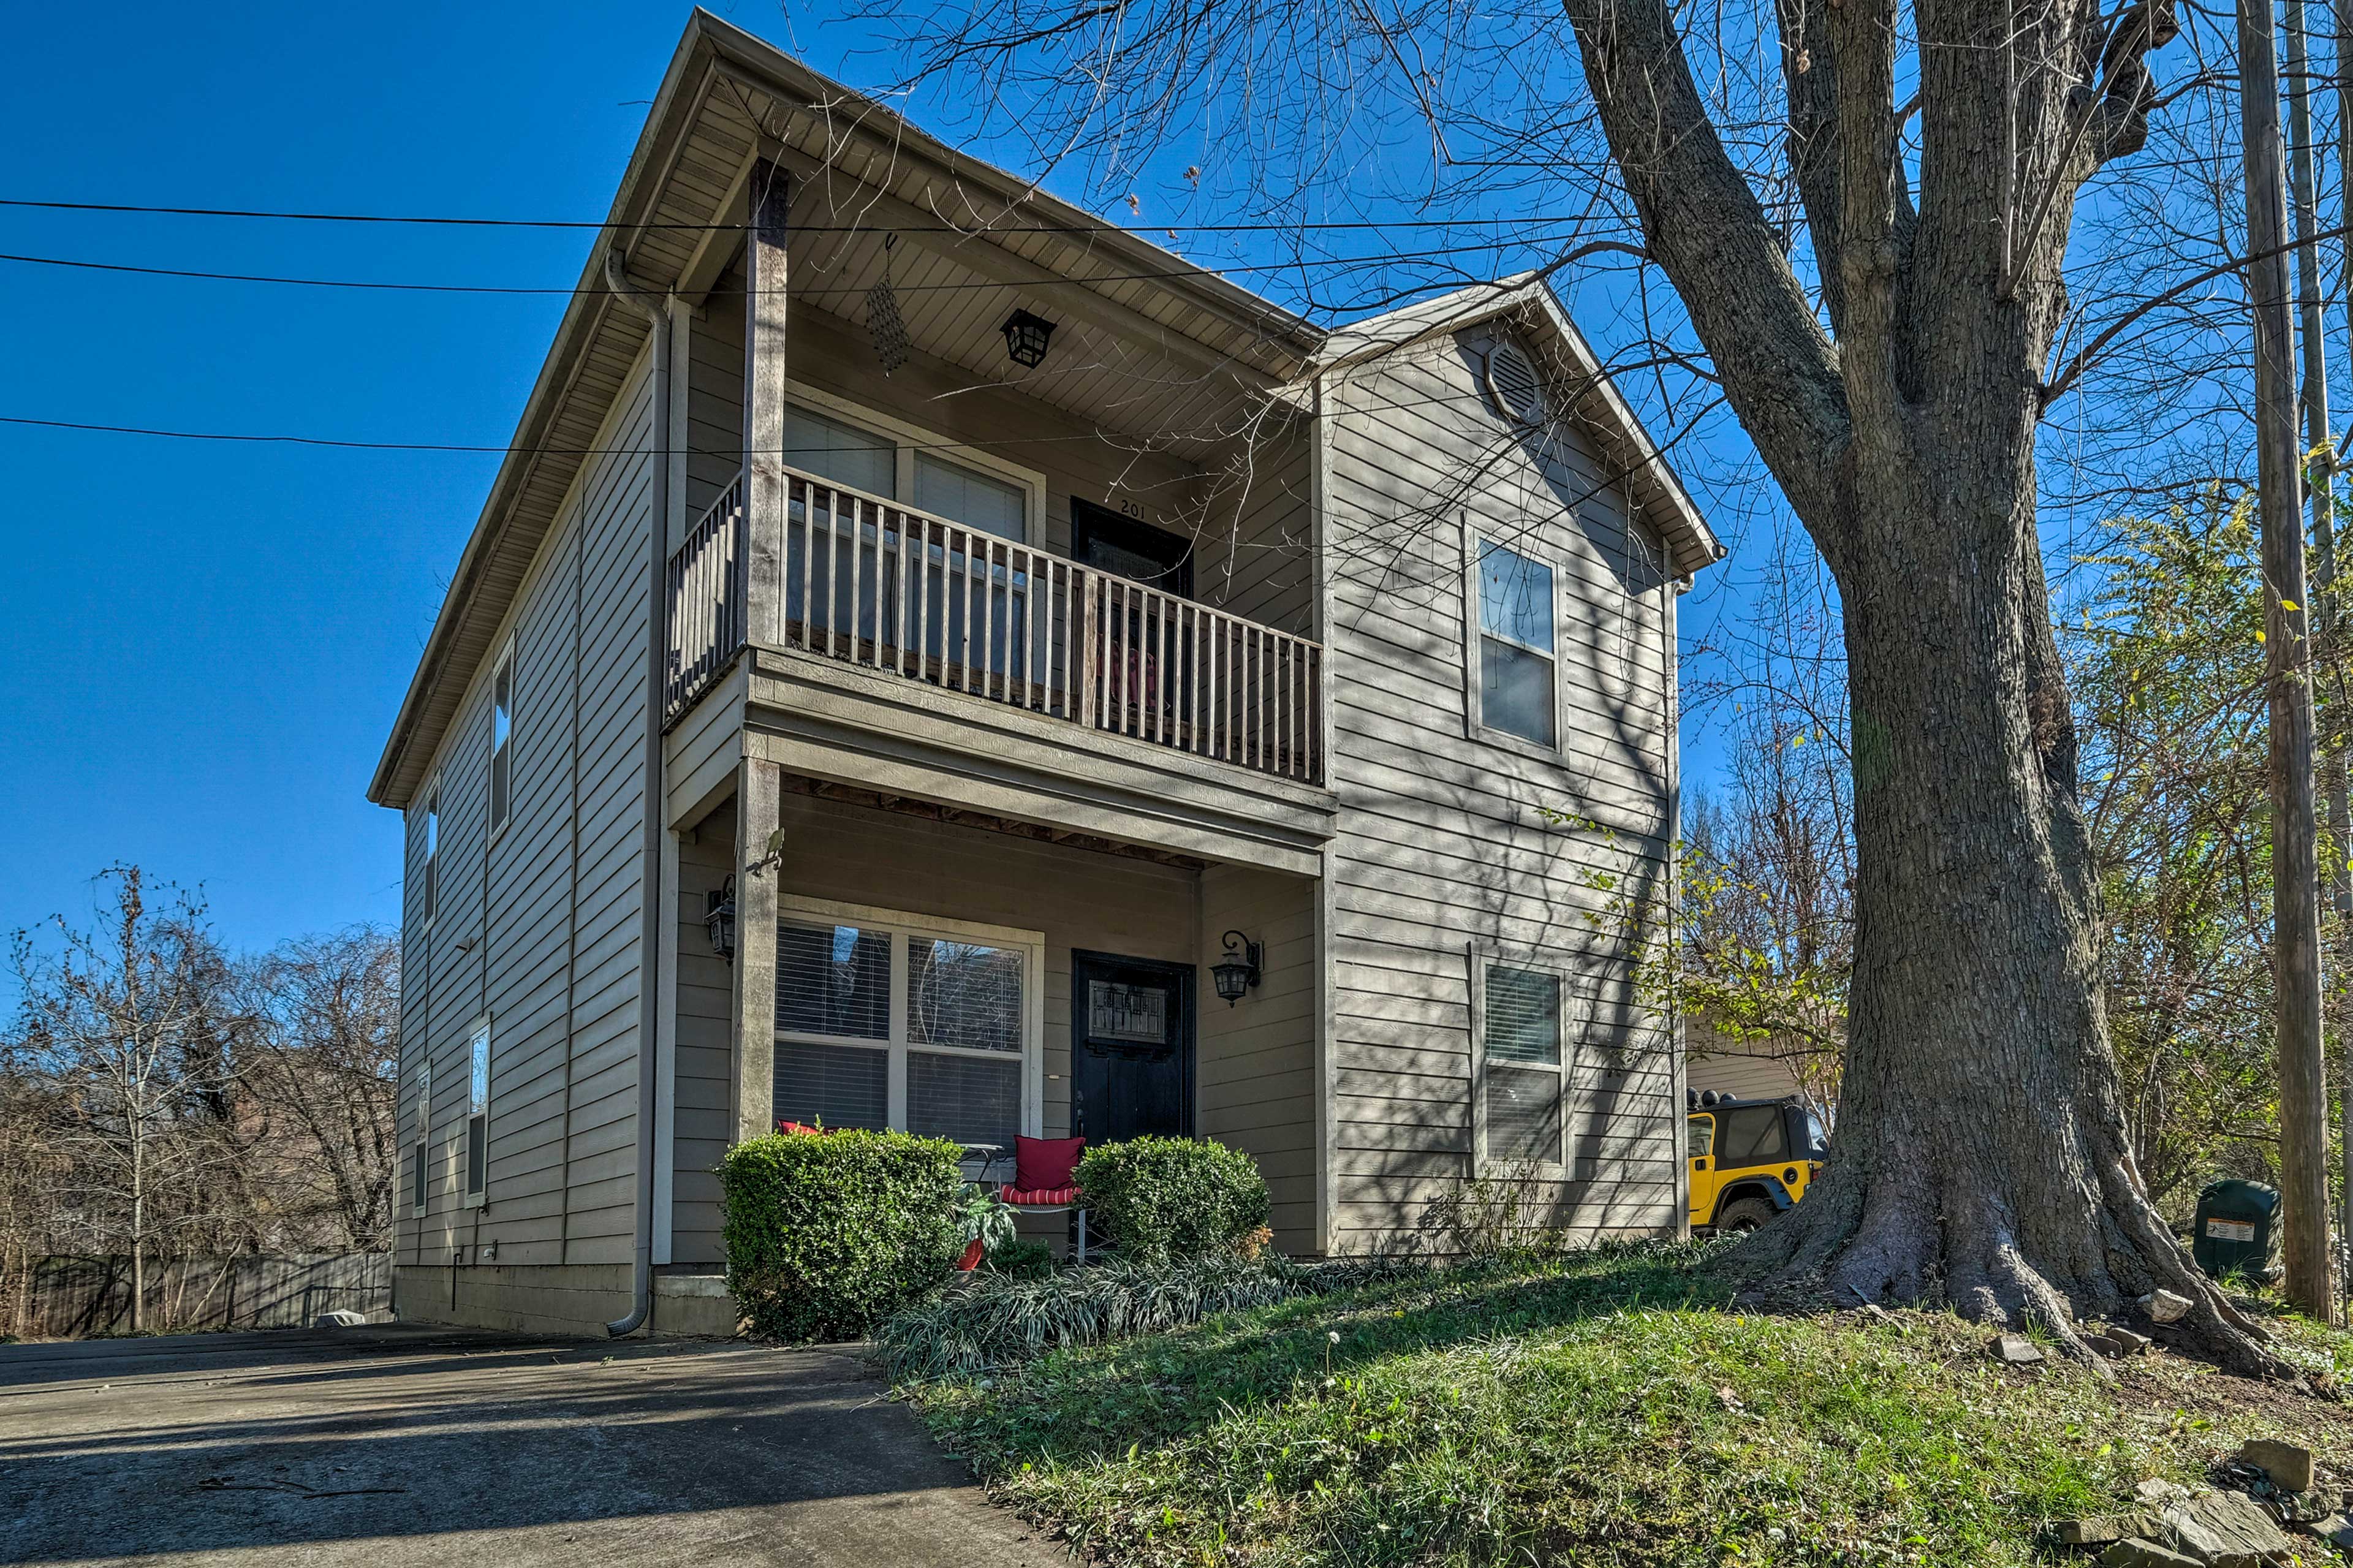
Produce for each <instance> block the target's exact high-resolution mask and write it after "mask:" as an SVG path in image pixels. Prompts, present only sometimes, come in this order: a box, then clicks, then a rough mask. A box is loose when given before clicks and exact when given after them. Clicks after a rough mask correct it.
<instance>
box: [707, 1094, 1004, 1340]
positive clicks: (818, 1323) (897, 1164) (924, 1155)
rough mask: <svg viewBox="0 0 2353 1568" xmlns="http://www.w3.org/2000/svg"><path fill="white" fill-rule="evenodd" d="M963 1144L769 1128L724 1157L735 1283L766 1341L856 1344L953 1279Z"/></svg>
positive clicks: (730, 1279)
mask: <svg viewBox="0 0 2353 1568" xmlns="http://www.w3.org/2000/svg"><path fill="white" fill-rule="evenodd" d="M963 1155H964V1151H963V1150H962V1149H960V1148H958V1147H957V1146H956V1145H955V1144H954V1143H951V1142H947V1141H945V1140H944V1139H939V1138H918V1137H915V1136H913V1134H911V1133H906V1132H867V1131H854V1130H853V1131H839V1132H828V1133H825V1134H822V1135H815V1134H811V1133H806V1132H801V1133H785V1134H772V1135H770V1136H768V1137H765V1138H754V1139H751V1140H749V1141H747V1142H743V1143H739V1144H737V1145H736V1146H735V1147H734V1148H733V1149H730V1150H729V1151H728V1152H727V1155H726V1158H725V1159H723V1161H721V1163H720V1165H719V1184H720V1190H721V1193H722V1194H723V1199H724V1203H725V1215H726V1217H725V1221H724V1228H723V1237H724V1238H725V1241H726V1246H727V1288H728V1289H729V1290H731V1291H733V1293H734V1296H735V1302H736V1305H737V1306H738V1307H739V1308H741V1309H742V1310H743V1313H744V1317H745V1318H746V1319H747V1320H749V1321H750V1323H751V1326H752V1331H753V1332H754V1333H755V1334H759V1335H761V1336H763V1337H765V1338H769V1339H778V1340H789V1341H795V1342H807V1341H811V1340H844V1339H856V1338H859V1337H860V1335H863V1334H864V1333H866V1332H867V1331H869V1330H871V1328H872V1327H873V1326H874V1325H875V1324H876V1323H879V1322H881V1321H882V1320H883V1319H885V1318H887V1317H889V1316H890V1315H891V1314H892V1312H894V1311H897V1310H899V1309H900V1308H901V1307H902V1306H904V1305H906V1304H907V1303H908V1302H909V1301H912V1300H914V1299H916V1298H917V1297H919V1296H921V1295H922V1294H923V1292H924V1291H926V1290H929V1289H932V1288H933V1287H934V1286H935V1285H937V1284H939V1283H940V1281H941V1280H943V1279H946V1278H947V1276H948V1274H949V1272H950V1270H952V1269H953V1268H955V1261H956V1255H957V1254H958V1253H959V1252H961V1251H962V1250H963V1248H964V1239H963V1237H962V1236H961V1235H960V1233H959V1230H958V1226H957V1216H958V1209H957V1199H958V1196H959V1194H960V1193H961V1191H962V1189H963V1178H962V1176H961V1174H960V1173H959V1172H958V1170H957V1168H956V1167H957V1162H958V1161H959V1160H961V1159H962V1158H963Z"/></svg>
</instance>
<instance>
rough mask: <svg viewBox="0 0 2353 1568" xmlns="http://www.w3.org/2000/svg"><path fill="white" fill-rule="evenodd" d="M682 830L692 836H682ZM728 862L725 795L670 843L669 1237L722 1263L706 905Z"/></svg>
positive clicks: (716, 1061)
mask: <svg viewBox="0 0 2353 1568" xmlns="http://www.w3.org/2000/svg"><path fill="white" fill-rule="evenodd" d="M686 837H691V838H692V840H693V841H692V842H691V843H689V842H686ZM734 867H735V803H734V801H733V799H732V798H731V799H729V800H727V801H726V802H724V803H723V804H722V805H720V807H719V809H717V810H716V811H714V812H712V814H711V815H710V816H707V817H705V818H704V819H703V820H702V822H701V823H700V824H698V825H697V826H695V827H694V828H693V829H692V831H691V835H688V836H682V837H681V841H680V844H679V849H678V1044H677V1047H676V1053H675V1066H674V1068H673V1069H672V1075H671V1089H670V1107H671V1117H672V1121H671V1123H670V1125H671V1129H672V1131H671V1135H670V1137H671V1142H670V1183H671V1185H670V1261H671V1262H672V1263H676V1264H688V1263H710V1264H717V1263H723V1262H724V1261H725V1260H726V1253H725V1250H724V1248H723V1247H722V1246H721V1244H720V1234H719V1178H718V1176H717V1175H716V1174H714V1173H715V1172H716V1171H717V1169H718V1166H719V1160H720V1157H721V1156H722V1155H723V1154H724V1153H726V1152H727V1145H728V1142H729V1141H730V1138H731V1137H732V1135H733V1128H734V1112H733V1103H734V1089H735V1079H734V1071H733V1065H732V1064H733V1049H734V1035H735V992H734V975H733V972H732V970H731V969H730V968H729V966H728V963H727V961H726V960H725V959H723V958H721V957H720V956H719V955H718V954H716V953H714V952H712V951H711V934H710V928H709V927H708V925H707V924H706V923H705V918H704V917H705V911H706V910H708V909H709V907H710V905H709V898H710V895H711V893H712V891H714V890H715V889H718V888H720V887H721V886H722V885H723V884H724V883H725V882H726V880H727V877H728V873H729V872H731V871H732V870H733V869H734Z"/></svg>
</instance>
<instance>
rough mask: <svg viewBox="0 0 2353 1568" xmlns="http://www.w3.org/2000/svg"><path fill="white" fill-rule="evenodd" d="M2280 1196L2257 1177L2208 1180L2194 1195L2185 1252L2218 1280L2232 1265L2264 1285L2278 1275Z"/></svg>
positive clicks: (2274, 1188) (2231, 1269)
mask: <svg viewBox="0 0 2353 1568" xmlns="http://www.w3.org/2000/svg"><path fill="white" fill-rule="evenodd" d="M2279 1209H2280V1195H2279V1190H2278V1189H2277V1188H2276V1187H2267V1186H2265V1185H2263V1183H2261V1182H2242V1181H2235V1180H2233V1181H2222V1182H2210V1183H2208V1184H2206V1189H2205V1190H2204V1191H2203V1192H2201V1193H2200V1194H2198V1217H2197V1219H2196V1220H2195V1221H2194V1222H2193V1225H2192V1228H2191V1232H2190V1237H2189V1256H2190V1257H2192V1258H2196V1259H2197V1260H2198V1267H2199V1268H2202V1269H2204V1270H2205V1271H2206V1272H2207V1274H2208V1275H2210V1276H2211V1277H2212V1278H2214V1279H2221V1277H2222V1276H2223V1275H2225V1274H2229V1273H2231V1272H2232V1271H2233V1270H2236V1271H2237V1272H2239V1273H2241V1274H2243V1275H2245V1276H2246V1277H2247V1278H2248V1279H2257V1280H2261V1281H2263V1282H2264V1283H2266V1284H2268V1283H2270V1282H2271V1281H2272V1280H2274V1279H2278V1278H2279V1274H2280V1226H2279Z"/></svg>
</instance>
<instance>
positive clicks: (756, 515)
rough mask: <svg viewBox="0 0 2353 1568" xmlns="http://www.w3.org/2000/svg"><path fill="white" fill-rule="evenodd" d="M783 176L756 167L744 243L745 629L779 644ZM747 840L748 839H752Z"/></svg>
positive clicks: (765, 643) (770, 167)
mask: <svg viewBox="0 0 2353 1568" xmlns="http://www.w3.org/2000/svg"><path fill="white" fill-rule="evenodd" d="M788 195H789V189H788V184H787V180H786V174H785V172H784V171H783V170H782V169H779V168H777V167H776V165H775V164H774V163H769V162H768V161H767V160H766V159H765V158H764V159H762V160H761V161H760V162H758V163H754V165H753V166H752V180H751V210H750V211H749V212H748V213H746V214H745V216H744V221H745V223H746V225H747V226H748V233H747V235H746V237H745V244H744V537H745V540H746V542H747V551H746V554H745V557H744V560H745V564H746V567H747V581H746V583H745V588H744V601H745V602H744V634H745V636H746V637H748V638H749V640H750V641H751V642H752V643H753V644H754V646H755V647H783V646H784V629H785V505H786V489H785V474H784V449H785V237H786V228H785V208H786V200H787V197H788ZM747 842H748V841H747Z"/></svg>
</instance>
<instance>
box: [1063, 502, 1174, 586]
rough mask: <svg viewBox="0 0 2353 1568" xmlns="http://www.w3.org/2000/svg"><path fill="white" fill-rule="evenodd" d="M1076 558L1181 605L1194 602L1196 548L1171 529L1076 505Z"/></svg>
mask: <svg viewBox="0 0 2353 1568" xmlns="http://www.w3.org/2000/svg"><path fill="white" fill-rule="evenodd" d="M1071 555H1072V557H1073V558H1075V559H1076V560H1077V561H1078V563H1079V564H1080V565H1082V566H1094V567H1099V568H1101V569H1102V570H1103V571H1105V572H1116V573H1118V574H1120V575H1121V576H1123V577H1126V578H1130V579H1132V580H1133V581H1135V582H1138V583H1141V584H1144V585H1145V587H1147V588H1152V589H1156V590H1157V591H1159V592H1160V593H1163V594H1173V595H1176V597H1177V598H1180V599H1189V598H1191V597H1192V596H1193V542H1192V541H1191V540H1189V539H1187V538H1185V537H1183V536H1182V535H1180V534H1175V533H1171V532H1169V531H1167V530H1166V529H1165V528H1155V527H1153V526H1152V525H1151V524H1150V523H1148V522H1144V521H1138V520H1137V519H1135V518H1132V517H1122V516H1121V515H1120V514H1119V513H1117V512H1115V511H1113V510H1111V508H1109V507H1107V506H1097V505H1096V504H1095V503H1094V502H1092V501H1090V500H1079V499H1078V498H1077V497H1075V496H1073V497H1072V498H1071Z"/></svg>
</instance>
